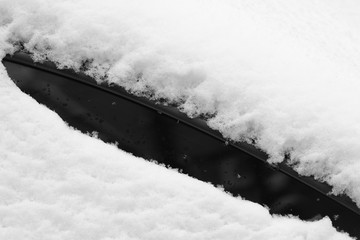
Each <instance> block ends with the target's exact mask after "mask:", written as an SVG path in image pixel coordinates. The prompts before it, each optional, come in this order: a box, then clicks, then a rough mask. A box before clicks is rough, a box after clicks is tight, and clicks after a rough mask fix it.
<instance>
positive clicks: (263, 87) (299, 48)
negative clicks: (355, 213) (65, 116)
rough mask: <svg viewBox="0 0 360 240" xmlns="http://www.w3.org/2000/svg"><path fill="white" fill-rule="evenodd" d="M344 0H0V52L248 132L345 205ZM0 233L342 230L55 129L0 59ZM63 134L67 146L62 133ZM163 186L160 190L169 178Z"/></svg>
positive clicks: (350, 12)
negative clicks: (276, 211)
mask: <svg viewBox="0 0 360 240" xmlns="http://www.w3.org/2000/svg"><path fill="white" fill-rule="evenodd" d="M359 10H360V6H359V4H358V3H357V2H356V1H355V0H354V1H353V0H346V1H341V4H340V3H339V1H335V0H328V1H320V0H318V1H310V0H304V1H297V0H277V1H275V0H268V1H261V0H237V1H235V0H227V1H220V0H206V1H205V0H191V1H190V0H182V1H180V0H174V1H166V0H152V1H146V0H131V1H129V0H127V1H126V0H117V1H115V0H107V1H106V0H103V1H99V0H90V1H89V0H87V1H85V0H77V1H73V0H63V1H51V0H32V1H26V0H0V51H1V53H0V54H1V56H4V55H5V53H11V52H14V51H16V50H19V49H22V48H23V49H25V50H27V51H30V52H31V53H33V55H34V58H35V59H36V60H44V59H50V60H51V61H54V62H56V63H57V64H58V66H59V67H69V68H73V69H76V70H85V71H86V73H87V74H89V75H91V76H93V77H95V78H96V79H97V80H98V81H109V82H112V83H116V84H119V85H121V86H123V87H125V88H126V89H127V90H129V91H131V92H133V93H135V94H144V95H147V96H149V97H152V98H154V99H159V98H164V99H166V100H167V101H169V102H172V103H175V104H177V105H178V106H179V108H180V109H181V110H182V111H184V112H186V113H187V114H189V115H190V116H197V115H205V116H210V117H209V118H208V124H209V125H210V126H211V127H212V128H214V129H218V130H219V131H221V132H222V134H224V136H226V137H228V138H231V139H232V140H234V141H255V142H256V146H257V147H259V148H261V149H263V150H264V151H266V152H267V153H268V154H269V156H270V159H269V161H270V162H273V163H277V162H281V161H283V156H284V154H285V153H287V154H290V156H291V164H293V166H294V168H295V169H296V170H297V171H298V172H299V173H301V174H303V175H313V176H315V177H316V178H318V179H320V180H324V181H327V182H328V183H329V184H331V185H332V186H333V187H334V193H342V192H344V193H346V194H348V195H349V196H350V197H351V198H352V199H353V200H354V201H356V203H357V204H358V206H360V188H359V186H360V175H359V174H358V172H359V171H360V161H359V157H360V152H359V149H360V124H359V123H360V112H359V111H358V109H357V106H359V103H360V94H358V93H359V92H360V91H359V90H360V83H359V80H358V77H359V76H360V68H359V59H360V51H359V47H358V46H359V44H357V43H358V42H359V39H360V32H359V31H360V30H358V29H357V28H358V27H357V26H358V24H359V23H360V19H359V17H358V16H360V15H359V14H358V12H359ZM0 77H1V78H0V132H1V135H2V136H1V138H0V149H1V151H0V171H1V176H2V177H1V179H0V238H1V239H100V238H102V239H239V238H240V239H343V238H346V235H345V234H340V233H337V232H336V231H335V230H334V229H333V228H332V227H331V223H330V220H329V219H327V218H324V219H323V220H321V221H317V222H311V223H310V222H308V223H307V222H302V221H300V220H297V219H293V218H287V217H276V216H274V217H273V216H271V215H269V213H268V211H267V210H266V209H264V208H263V207H261V206H259V205H256V204H253V203H250V202H247V201H243V200H241V199H237V198H232V197H230V196H228V195H226V194H225V193H223V192H221V191H219V190H218V189H215V188H213V187H211V186H210V185H208V184H206V183H201V182H198V181H196V180H194V179H191V178H188V177H186V176H184V175H181V174H179V173H177V172H175V171H171V170H168V169H165V168H162V167H160V166H157V165H155V164H153V163H147V162H145V161H144V160H142V159H138V158H135V157H132V156H130V155H129V154H126V153H123V152H121V151H119V150H117V149H116V147H114V146H110V145H106V144H104V143H102V142H101V141H99V140H96V139H93V138H90V137H89V136H86V135H82V134H80V133H79V132H77V131H75V130H73V129H69V127H67V126H66V125H65V123H63V122H62V121H61V120H60V119H59V118H58V116H57V115H56V114H54V113H52V112H50V111H49V110H47V109H46V108H45V107H43V106H40V105H38V104H37V103H36V102H35V101H34V100H32V99H31V98H30V97H28V96H26V95H24V94H21V93H20V91H19V90H18V89H17V88H16V87H15V86H14V85H13V84H12V83H11V81H10V79H8V77H7V75H6V73H5V70H4V68H3V66H1V68H0ZM74 146H76V147H74ZM174 186H176V188H175V187H174Z"/></svg>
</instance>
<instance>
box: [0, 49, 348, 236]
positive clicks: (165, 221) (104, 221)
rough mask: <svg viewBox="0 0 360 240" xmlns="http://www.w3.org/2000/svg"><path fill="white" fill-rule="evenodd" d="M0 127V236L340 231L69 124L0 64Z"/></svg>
mask: <svg viewBox="0 0 360 240" xmlns="http://www.w3.org/2000/svg"><path fill="white" fill-rule="evenodd" d="M0 55H1V56H2V57H3V56H4V54H3V52H2V53H1V54H0ZM0 133H1V137H0V149H1V151H0V176H1V177H0V239H7V240H13V239H14V240H15V239H19V240H23V239H28V240H30V239H34V240H35V239H36V240H41V239H46V240H51V239H67V240H71V239H74V240H75V239H76V240H79V239H106V240H109V239H121V240H127V239H131V240H135V239H154V240H155V239H156V240H161V239H174V240H176V239H184V240H185V239H186V240H190V239H219V240H220V239H221V240H223V239H229V240H230V239H267V240H268V239H276V240H279V239H286V240H287V239H308V240H317V239H319V240H321V239H331V240H332V239H334V240H335V239H350V237H348V235H347V234H345V233H339V232H337V231H336V230H335V229H334V228H333V227H332V226H331V221H330V219H329V218H327V217H326V218H323V219H322V220H319V221H316V222H304V221H301V220H298V219H296V218H295V217H280V216H271V215H270V214H269V212H268V210H267V209H266V208H264V207H262V206H260V205H258V204H255V203H252V202H249V201H245V200H242V199H240V198H234V197H232V196H230V195H227V194H226V193H225V192H223V191H222V190H220V189H217V188H215V187H213V186H212V185H210V184H207V183H204V182H200V181H198V180H196V179H193V178H190V177H188V176H186V175H183V174H180V173H178V172H177V171H175V170H171V169H167V168H165V167H162V166H159V165H157V164H155V163H152V162H148V161H146V160H144V159H140V158H136V157H134V156H132V155H130V154H128V153H125V152H123V151H121V150H119V149H117V147H116V146H114V145H109V144H105V143H104V142H102V141H100V140H98V139H95V138H92V137H90V136H88V135H84V134H82V133H80V132H79V131H77V130H75V129H71V128H70V127H68V126H67V125H66V123H64V122H63V121H62V120H61V118H60V117H59V116H58V115H56V114H55V113H54V112H52V111H50V110H49V109H47V108H46V107H45V106H43V105H40V104H38V103H37V102H36V101H35V100H34V99H32V98H31V97H30V96H27V95H25V94H23V93H22V92H21V91H20V90H19V89H18V88H17V87H16V86H15V84H14V83H13V82H12V81H11V80H10V79H9V77H8V76H7V74H6V71H5V69H4V66H3V65H1V66H0Z"/></svg>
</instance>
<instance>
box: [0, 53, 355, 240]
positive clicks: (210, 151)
mask: <svg viewBox="0 0 360 240" xmlns="http://www.w3.org/2000/svg"><path fill="white" fill-rule="evenodd" d="M3 64H4V66H5V67H6V69H7V71H8V74H9V76H10V77H11V78H12V79H13V80H14V81H15V83H16V84H17V86H18V87H19V88H20V89H21V90H22V91H24V92H25V93H28V94H29V95H31V96H32V97H33V98H35V99H36V100H37V101H38V102H40V103H42V104H45V105H46V106H47V107H48V108H50V109H53V110H54V111H56V112H57V113H58V114H59V115H60V116H61V117H62V118H63V119H64V121H66V122H68V123H69V124H70V126H73V127H75V128H77V129H79V130H81V131H82V132H84V133H88V134H91V135H93V136H96V137H98V138H100V139H102V140H103V141H105V142H108V143H115V144H116V145H117V146H118V147H119V148H121V149H123V150H126V151H128V152H131V153H133V154H134V155H135V156H139V157H143V158H145V159H155V160H156V161H157V162H158V163H161V164H165V165H167V166H169V167H171V168H176V169H179V171H181V172H183V173H186V174H188V175H189V176H192V177H195V178H197V179H199V180H202V181H205V182H211V183H212V184H214V185H215V186H221V187H222V188H224V190H225V191H227V192H230V193H231V194H232V195H234V196H242V197H244V198H246V199H247V200H251V201H254V202H257V203H260V204H262V205H266V206H267V207H269V209H270V212H271V213H274V214H282V215H288V214H292V215H295V216H299V217H300V218H301V219H304V220H309V221H313V220H317V219H321V218H322V217H324V216H329V217H330V218H331V220H332V221H333V224H334V225H335V226H336V227H337V228H338V229H339V230H343V231H346V232H348V233H350V234H351V235H353V236H357V237H359V236H360V235H359V234H360V229H359V228H358V224H357V223H358V222H359V221H360V211H359V209H358V208H357V207H356V205H355V204H354V203H353V202H352V201H351V200H350V199H349V198H348V197H346V196H335V195H331V194H329V192H330V191H331V188H330V186H328V185H326V184H325V183H320V182H318V181H316V180H314V179H313V178H310V177H303V176H299V175H298V174H297V173H296V172H295V171H294V170H292V169H291V168H290V167H289V166H287V165H286V164H285V163H281V164H278V165H271V164H269V163H267V162H266V159H267V157H268V156H267V155H266V154H264V153H263V152H262V151H260V150H258V149H256V148H254V147H253V146H251V145H250V144H247V143H243V142H231V141H229V140H228V139H225V138H224V137H222V135H221V134H220V133H219V132H217V131H214V130H212V129H210V128H209V127H208V126H207V125H206V123H205V122H204V121H203V120H202V119H200V118H193V119H191V118H189V117H187V116H186V115H185V114H183V113H181V112H180V111H179V110H177V109H176V108H175V107H172V106H166V105H163V104H161V103H159V102H154V101H151V100H148V99H146V98H142V97H138V96H135V95H132V94H129V93H127V92H126V91H125V90H124V89H122V88H120V87H118V86H115V85H107V84H98V83H96V81H95V80H93V79H91V78H89V77H87V76H86V75H84V74H82V73H79V72H78V73H76V72H74V71H72V70H69V69H65V70H64V69H63V70H60V69H57V68H56V66H55V65H54V64H52V63H51V62H43V63H37V62H34V61H33V60H32V59H31V57H30V55H29V54H27V53H24V52H18V53H16V54H15V55H13V56H7V57H6V58H4V60H3Z"/></svg>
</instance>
